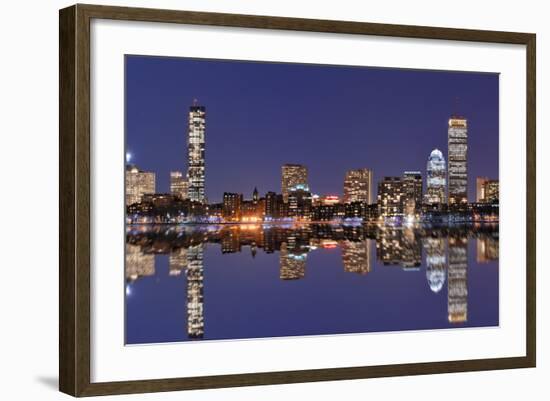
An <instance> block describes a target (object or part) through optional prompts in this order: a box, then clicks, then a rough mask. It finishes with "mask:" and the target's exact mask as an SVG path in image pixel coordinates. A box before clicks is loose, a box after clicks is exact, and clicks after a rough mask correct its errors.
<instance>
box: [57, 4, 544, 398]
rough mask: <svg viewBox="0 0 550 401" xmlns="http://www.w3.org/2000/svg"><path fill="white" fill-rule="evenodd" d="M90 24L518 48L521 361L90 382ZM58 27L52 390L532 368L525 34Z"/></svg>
mask: <svg viewBox="0 0 550 401" xmlns="http://www.w3.org/2000/svg"><path fill="white" fill-rule="evenodd" d="M92 18H102V19H115V20H127V21H148V22H164V23H180V24H193V25H212V26H226V27H241V28H258V29H282V30H293V31H309V32H324V33H339V34H354V35H376V36H392V37H403V38H422V39H436V40H457V41H476V42H492V43H509V44H519V45H525V46H526V49H527V59H526V65H527V122H526V124H527V138H526V140H527V216H526V224H527V260H526V266H527V277H526V279H527V287H526V289H527V302H526V307H527V311H526V312H527V323H526V334H527V335H526V350H527V353H526V356H524V357H517V358H497V359H481V360H468V361H442V362H435V363H414V364H400V365H383V366H365V367H349V368H331V369H315V370H302V371H286V372H263V373H252V374H234V375H223V376H203V377H193V378H170V379H160V380H138V381H124V382H106V383H91V382H90V366H91V365H90V363H91V354H90V20H91V19H92ZM59 31H60V35H59V47H60V53H59V59H60V64H59V65H60V71H59V73H60V76H59V85H60V86H59V93H60V102H59V113H60V114H59V126H60V134H59V150H60V175H59V182H60V185H59V191H60V193H59V224H60V234H59V242H60V244H59V256H60V266H59V274H60V277H59V284H60V285H59V388H60V390H61V391H63V392H65V393H67V394H70V395H73V396H92V395H106V394H123V393H144V392H155V391H174V390H189V389H204V388H219V387H236V386H251V385H263V384H281V383H297V382H313V381H324V380H345V379H363V378H373V377H388V376H402V375H419V374H434V373H447V372H464V371H479V370H493V369H511V368H525V367H534V366H535V363H536V306H535V301H536V296H535V285H536V271H535V269H536V268H535V251H536V229H535V227H536V221H535V220H536V202H535V197H536V188H535V179H536V165H535V145H536V139H535V138H536V128H535V121H536V93H535V91H536V89H535V85H536V78H535V75H536V70H535V68H536V56H535V54H536V37H535V35H534V34H529V33H516V32H496V31H480V30H466V29H451V28H434V27H421V26H404V25H391V24H371V23H363V22H351V21H327V20H312V19H300V18H283V17H266V16H251V15H235V14H217V13H202V12H190V11H170V10H155V9H143V8H127V7H111V6H94V5H80V4H79V5H76V6H72V7H69V8H66V9H63V10H61V11H60V14H59ZM121 324H122V323H121Z"/></svg>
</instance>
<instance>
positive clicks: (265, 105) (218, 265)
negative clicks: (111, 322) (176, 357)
mask: <svg viewBox="0 0 550 401" xmlns="http://www.w3.org/2000/svg"><path fill="white" fill-rule="evenodd" d="M120 157H121V165H122V164H124V166H125V184H124V185H125V210H126V213H125V222H124V224H125V227H126V230H125V233H126V244H125V247H126V249H125V255H126V256H125V271H124V274H125V281H124V283H125V288H124V289H121V291H122V290H124V293H125V322H124V324H125V344H126V345H139V344H151V343H169V342H186V341H206V340H241V339H258V338H270V337H291V336H320V335H344V334H348V335H352V334H364V333H374V332H399V331H406V330H437V329H447V330H449V329H450V330H456V329H465V328H472V327H491V326H499V175H498V174H499V74H498V73H493V72H485V71H483V72H457V71H439V70H418V69H397V68H383V67H377V66H372V67H369V66H350V65H322V64H299V63H285V62H262V61H244V60H217V59H196V58H181V57H159V56H142V55H125V154H123V155H121V156H120ZM121 185H122V183H121Z"/></svg>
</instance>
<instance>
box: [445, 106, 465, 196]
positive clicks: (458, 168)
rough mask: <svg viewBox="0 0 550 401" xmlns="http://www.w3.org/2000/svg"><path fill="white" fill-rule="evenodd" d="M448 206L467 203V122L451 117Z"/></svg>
mask: <svg viewBox="0 0 550 401" xmlns="http://www.w3.org/2000/svg"><path fill="white" fill-rule="evenodd" d="M448 147H449V152H448V157H449V171H448V174H449V199H448V200H449V205H450V206H455V205H464V204H466V203H468V162H467V156H468V121H467V120H466V119H465V118H464V117H458V116H451V118H450V119H449V130H448Z"/></svg>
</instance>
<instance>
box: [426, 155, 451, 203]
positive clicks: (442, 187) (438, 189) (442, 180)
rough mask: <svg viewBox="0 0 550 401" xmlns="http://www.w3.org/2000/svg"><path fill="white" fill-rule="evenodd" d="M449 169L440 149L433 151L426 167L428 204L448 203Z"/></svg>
mask: <svg viewBox="0 0 550 401" xmlns="http://www.w3.org/2000/svg"><path fill="white" fill-rule="evenodd" d="M446 191H447V169H446V167H445V158H444V157H443V153H441V151H440V150H439V149H434V150H432V153H430V157H429V158H428V165H427V167H426V195H425V197H424V202H425V203H427V204H436V203H446V202H447V201H446V199H447V198H446V196H445V193H446Z"/></svg>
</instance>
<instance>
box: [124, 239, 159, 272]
mask: <svg viewBox="0 0 550 401" xmlns="http://www.w3.org/2000/svg"><path fill="white" fill-rule="evenodd" d="M154 275H155V255H153V254H152V253H151V254H148V253H143V252H142V250H141V247H140V246H139V245H133V244H128V243H126V266H125V276H126V280H128V281H135V280H137V279H138V278H140V277H147V276H154Z"/></svg>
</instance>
